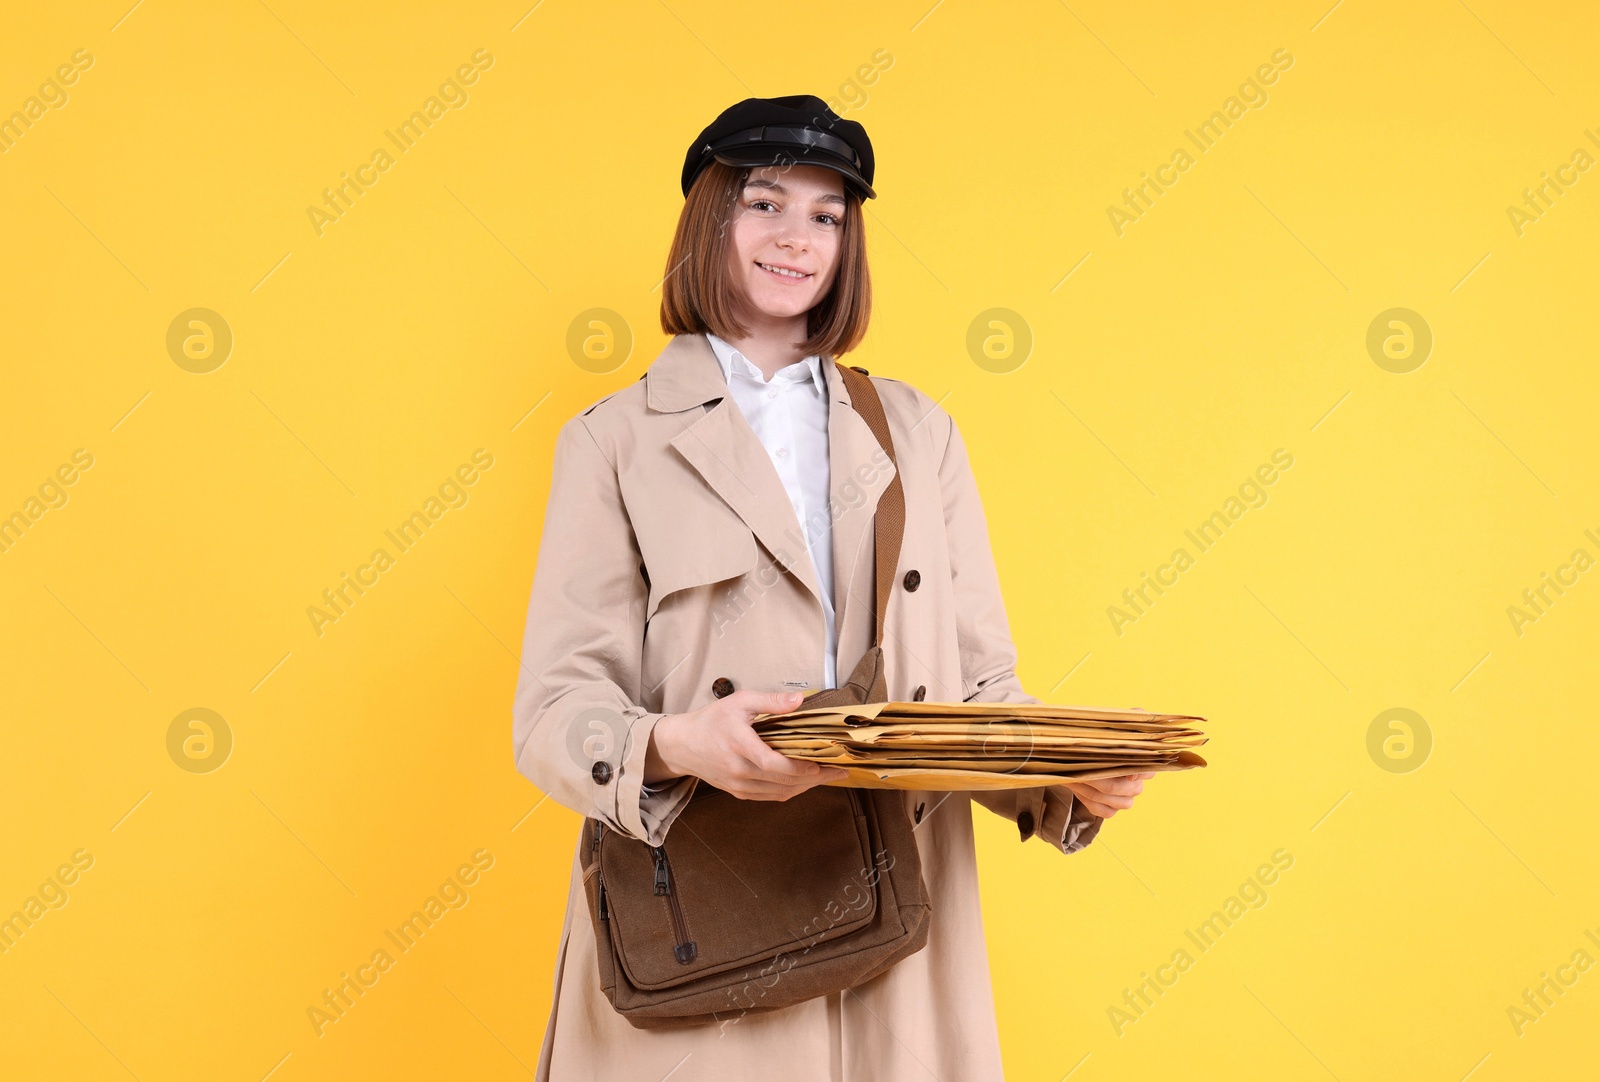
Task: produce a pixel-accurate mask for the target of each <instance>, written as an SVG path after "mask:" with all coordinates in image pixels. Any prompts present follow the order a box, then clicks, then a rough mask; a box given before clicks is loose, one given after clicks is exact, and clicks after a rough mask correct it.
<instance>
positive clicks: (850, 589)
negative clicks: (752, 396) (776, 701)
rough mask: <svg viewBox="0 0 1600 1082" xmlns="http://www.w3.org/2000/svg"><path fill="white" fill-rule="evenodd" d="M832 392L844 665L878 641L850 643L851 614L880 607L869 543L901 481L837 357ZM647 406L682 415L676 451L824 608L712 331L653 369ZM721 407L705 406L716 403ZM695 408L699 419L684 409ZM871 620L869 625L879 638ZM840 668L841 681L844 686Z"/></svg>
mask: <svg viewBox="0 0 1600 1082" xmlns="http://www.w3.org/2000/svg"><path fill="white" fill-rule="evenodd" d="M821 368H822V372H823V376H824V378H825V380H826V382H827V388H828V466H829V480H828V488H829V495H830V503H831V506H832V508H833V514H834V518H833V520H832V525H833V572H834V583H833V607H834V620H835V623H836V626H837V628H838V629H839V631H840V642H839V644H838V648H839V658H840V659H849V658H854V657H856V656H858V655H859V654H860V653H861V652H862V651H864V650H865V649H866V648H867V647H868V646H869V645H871V643H870V642H862V643H853V642H852V643H846V642H844V641H843V640H844V638H845V636H844V630H845V629H846V628H847V627H849V626H850V625H849V624H847V623H846V621H845V619H844V613H845V609H846V608H847V607H853V606H854V605H865V606H867V608H868V609H871V608H872V604H873V600H872V599H873V594H872V591H873V570H874V568H873V563H872V560H873V555H872V545H871V544H870V543H868V540H869V537H870V535H871V532H872V524H873V513H874V512H875V511H876V510H877V506H878V497H879V496H881V495H882V494H883V491H884V489H886V488H888V487H889V483H890V482H891V481H893V480H894V477H895V473H896V470H895V467H894V465H893V464H891V463H889V462H887V461H886V460H885V459H884V458H883V457H882V449H881V448H880V447H879V446H878V440H877V437H875V436H874V435H873V434H872V429H870V428H869V427H867V422H866V421H865V420H863V419H862V417H861V415H860V414H859V413H857V412H856V410H855V408H854V406H852V405H851V399H850V391H849V389H848V388H847V387H846V386H845V382H844V378H843V377H842V376H840V375H839V370H838V367H837V364H836V362H835V361H834V359H833V357H831V356H829V355H826V354H824V355H823V357H822V360H821ZM644 378H645V402H646V404H647V405H648V406H649V408H650V409H651V410H654V411H655V412H657V413H683V414H684V417H683V418H682V420H683V428H682V429H681V430H680V431H679V432H678V434H677V435H676V436H673V437H672V440H671V442H672V446H673V447H674V448H675V449H676V450H677V451H678V453H679V454H681V455H682V456H683V457H684V459H685V460H686V461H687V462H688V463H689V464H690V465H691V466H692V467H694V469H695V470H696V472H698V473H699V474H700V476H701V478H702V479H703V480H704V481H705V483H706V484H707V485H709V486H710V487H711V489H712V490H713V491H714V492H716V493H717V495H718V496H720V497H721V498H722V499H723V501H724V502H726V503H727V504H728V506H729V507H730V508H732V509H733V511H734V513H736V514H737V515H738V516H739V517H740V519H742V520H743V521H744V523H745V524H746V525H747V526H749V527H750V530H751V531H752V532H753V533H754V534H755V535H756V537H757V539H759V540H760V541H761V543H762V544H763V545H764V546H766V548H767V550H768V551H769V552H771V553H772V555H773V557H774V558H775V559H776V560H777V562H778V563H779V565H780V566H782V567H783V568H785V569H786V570H787V571H789V572H790V573H792V574H793V575H794V576H795V577H796V578H798V579H799V580H800V581H801V582H802V583H803V584H804V585H805V587H806V589H808V590H810V591H811V593H812V595H813V596H815V597H816V598H817V599H818V600H817V605H818V608H819V610H820V608H821V605H822V602H821V597H822V592H821V588H820V586H819V585H818V583H817V576H816V570H815V569H814V568H813V567H812V563H811V557H810V554H809V553H808V552H807V550H806V544H805V535H804V534H803V533H801V530H800V522H799V520H798V519H797V518H796V517H795V513H794V507H793V505H791V504H790V502H789V494H788V491H787V490H786V489H785V488H784V487H783V481H782V479H781V478H779V476H778V471H777V470H776V469H774V468H773V465H772V460H771V458H769V457H768V456H767V450H766V448H765V447H763V446H762V445H761V440H760V439H759V438H758V437H757V436H756V434H755V431H754V430H753V429H752V428H751V427H750V425H749V422H747V421H746V420H745V418H744V414H743V413H742V412H741V411H740V410H739V407H738V404H737V403H735V402H734V401H733V398H732V396H731V395H730V394H729V393H728V384H727V380H726V379H725V377H724V376H723V373H722V365H721V364H720V363H719V362H718V360H717V357H716V354H715V353H714V352H713V351H712V349H711V343H710V342H708V341H707V340H706V337H705V335H703V334H680V335H677V336H675V337H674V338H673V339H672V340H671V341H670V342H668V343H667V345H666V348H665V349H663V350H662V351H661V353H660V354H659V355H658V356H657V357H656V359H655V361H654V362H653V363H652V364H651V365H650V368H649V369H648V370H647V371H646V372H645V377H644ZM713 400H715V405H713V406H710V407H709V408H706V409H698V410H697V409H696V407H704V406H705V405H706V404H707V403H708V402H712V401H713ZM685 411H690V412H685ZM870 624H871V621H868V625H869V633H870ZM843 673H844V670H843V669H841V671H840V674H839V679H841V680H842V679H843Z"/></svg>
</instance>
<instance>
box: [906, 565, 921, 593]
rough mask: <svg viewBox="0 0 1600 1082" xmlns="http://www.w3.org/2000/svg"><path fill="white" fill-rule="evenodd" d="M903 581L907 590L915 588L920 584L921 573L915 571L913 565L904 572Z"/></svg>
mask: <svg viewBox="0 0 1600 1082" xmlns="http://www.w3.org/2000/svg"><path fill="white" fill-rule="evenodd" d="M904 581H905V584H906V589H907V590H915V589H916V588H917V587H918V586H921V585H922V575H921V574H920V573H919V572H918V571H917V569H916V568H914V567H913V568H912V569H911V570H910V571H907V572H906V577H905V580H904Z"/></svg>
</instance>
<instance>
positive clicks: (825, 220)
mask: <svg viewBox="0 0 1600 1082" xmlns="http://www.w3.org/2000/svg"><path fill="white" fill-rule="evenodd" d="M817 221H819V222H821V223H822V224H823V225H838V224H839V216H838V215H837V214H832V213H829V212H828V211H823V212H822V213H821V214H819V215H817Z"/></svg>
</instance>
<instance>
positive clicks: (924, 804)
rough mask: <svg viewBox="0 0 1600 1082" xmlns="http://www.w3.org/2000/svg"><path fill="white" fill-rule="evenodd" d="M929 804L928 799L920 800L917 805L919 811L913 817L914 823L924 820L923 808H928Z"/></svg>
mask: <svg viewBox="0 0 1600 1082" xmlns="http://www.w3.org/2000/svg"><path fill="white" fill-rule="evenodd" d="M927 806H928V802H927V801H926V800H924V801H922V802H920V803H919V804H918V805H917V812H916V814H915V815H913V816H912V817H911V819H912V822H914V823H921V822H922V809H923V808H926V807H927Z"/></svg>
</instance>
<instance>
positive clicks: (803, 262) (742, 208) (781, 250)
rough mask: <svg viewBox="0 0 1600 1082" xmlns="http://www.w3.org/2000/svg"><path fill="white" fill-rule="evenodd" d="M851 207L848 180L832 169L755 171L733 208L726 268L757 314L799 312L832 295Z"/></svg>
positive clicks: (776, 315) (777, 315)
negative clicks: (845, 192) (845, 221)
mask: <svg viewBox="0 0 1600 1082" xmlns="http://www.w3.org/2000/svg"><path fill="white" fill-rule="evenodd" d="M848 212H849V210H848V206H847V204H846V202H845V198H844V178H843V177H841V176H840V175H839V174H838V173H835V172H834V171H833V170H831V169H824V168H822V167H821V166H817V165H790V166H781V167H780V166H767V167H764V168H760V169H752V170H751V171H750V178H749V179H748V180H747V181H746V182H745V186H744V190H743V191H742V192H740V193H739V197H738V199H737V201H736V202H735V203H734V207H733V221H732V222H731V223H730V236H729V244H728V274H729V275H730V280H731V281H732V282H733V284H734V285H735V287H737V293H738V295H739V296H740V297H741V299H742V300H743V302H744V304H745V305H746V306H747V307H748V308H749V309H750V310H751V311H750V314H751V315H754V316H757V317H760V316H766V317H768V318H773V319H786V318H793V317H794V316H798V315H801V314H803V313H805V312H807V311H810V310H811V309H812V308H814V307H815V306H816V305H817V303H818V302H819V301H821V300H822V299H823V298H824V297H826V296H827V295H828V290H829V289H830V288H831V287H832V285H833V279H834V275H835V274H836V273H837V272H838V269H839V242H840V239H841V235H842V233H843V229H844V216H845V214H846V213H848Z"/></svg>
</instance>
